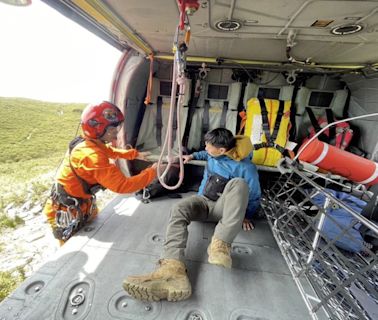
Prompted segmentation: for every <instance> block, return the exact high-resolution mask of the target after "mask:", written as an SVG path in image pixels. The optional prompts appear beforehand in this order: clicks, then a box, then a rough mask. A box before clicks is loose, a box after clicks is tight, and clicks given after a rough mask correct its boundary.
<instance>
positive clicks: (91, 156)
mask: <svg viewBox="0 0 378 320" xmlns="http://www.w3.org/2000/svg"><path fill="white" fill-rule="evenodd" d="M137 156H138V151H137V150H135V149H130V150H123V149H117V148H113V147H112V146H110V145H107V144H104V143H103V142H102V141H100V140H92V139H85V140H84V141H83V142H80V143H79V144H78V145H77V146H75V147H74V149H73V150H72V152H71V165H72V167H73V168H74V169H75V172H76V174H77V175H78V176H79V177H80V178H82V179H83V180H85V181H86V182H87V183H88V184H89V185H90V186H92V185H95V184H100V185H101V186H103V187H104V188H107V189H109V190H111V191H113V192H116V193H132V192H136V191H138V190H140V189H143V188H144V187H146V186H147V185H149V184H150V183H151V182H152V181H153V180H154V179H155V177H156V170H155V169H153V168H147V169H144V170H143V171H142V172H140V173H139V174H138V175H135V176H132V177H126V176H125V175H124V174H123V173H122V172H121V170H120V169H119V168H118V167H117V166H116V165H115V164H114V163H113V161H112V160H111V159H113V160H116V159H127V160H133V159H135V158H136V157H137ZM57 182H58V183H59V184H61V185H62V186H63V188H64V190H65V191H66V192H67V193H68V194H69V195H70V196H72V197H75V198H82V199H87V201H84V202H83V203H82V204H81V206H80V208H81V210H82V212H83V214H90V212H89V209H90V207H91V203H92V199H91V198H92V196H91V195H90V194H87V193H85V192H84V190H83V187H82V185H81V183H80V181H79V180H78V178H77V177H76V175H75V174H74V173H73V172H72V170H71V167H70V163H69V154H68V153H67V154H66V156H65V159H64V161H63V164H62V166H61V168H60V171H59V173H58V177H57ZM58 209H59V205H57V204H56V203H53V201H52V200H51V199H49V200H48V201H47V203H46V206H45V208H44V213H45V215H46V216H47V220H48V222H49V223H50V225H51V226H52V227H53V228H54V227H55V226H56V222H55V216H56V212H57V210H58Z"/></svg>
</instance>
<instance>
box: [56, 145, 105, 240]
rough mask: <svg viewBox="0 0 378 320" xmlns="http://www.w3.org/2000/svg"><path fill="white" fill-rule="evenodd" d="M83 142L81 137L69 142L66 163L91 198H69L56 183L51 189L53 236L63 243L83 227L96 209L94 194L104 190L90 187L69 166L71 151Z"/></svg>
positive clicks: (94, 186)
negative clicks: (53, 221) (53, 217)
mask: <svg viewBox="0 0 378 320" xmlns="http://www.w3.org/2000/svg"><path fill="white" fill-rule="evenodd" d="M83 141H84V139H83V138H82V137H76V138H75V139H73V140H72V141H71V142H70V144H69V148H68V162H69V165H70V168H71V171H72V173H73V174H74V175H75V177H76V178H77V180H78V181H79V182H80V184H81V186H82V188H83V191H84V192H85V193H86V194H88V195H90V196H91V197H90V198H89V199H84V198H79V197H74V196H71V195H70V194H68V193H67V192H66V190H65V189H64V187H63V185H61V184H60V183H58V182H56V183H55V184H54V185H53V187H52V189H51V200H52V202H53V205H54V206H55V207H56V216H55V222H56V228H54V230H53V234H54V236H55V238H57V239H59V240H63V241H67V240H68V239H69V238H70V237H71V236H72V235H73V234H74V233H75V232H77V231H78V230H80V229H81V228H82V227H83V226H84V225H85V223H86V222H87V220H88V218H89V217H90V216H91V214H92V213H93V210H94V209H95V208H96V192H97V191H99V190H101V189H104V188H103V187H102V186H101V185H100V184H95V185H92V186H91V185H90V184H89V183H88V182H86V181H85V180H84V179H83V178H81V177H80V176H79V175H78V174H77V172H76V171H75V169H74V167H73V166H72V164H71V153H72V150H73V149H74V148H75V146H77V145H78V144H79V143H80V142H83ZM85 203H86V204H87V209H86V210H85V211H86V212H83V211H82V206H83V205H84V204H85Z"/></svg>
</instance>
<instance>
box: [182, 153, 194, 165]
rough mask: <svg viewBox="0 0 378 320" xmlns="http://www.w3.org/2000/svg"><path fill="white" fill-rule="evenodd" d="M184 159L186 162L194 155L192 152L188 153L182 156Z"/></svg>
mask: <svg viewBox="0 0 378 320" xmlns="http://www.w3.org/2000/svg"><path fill="white" fill-rule="evenodd" d="M182 159H183V160H184V164H186V163H188V162H189V161H191V160H193V156H192V155H191V154H186V155H183V156H182Z"/></svg>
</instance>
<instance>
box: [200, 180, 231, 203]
mask: <svg viewBox="0 0 378 320" xmlns="http://www.w3.org/2000/svg"><path fill="white" fill-rule="evenodd" d="M228 181H230V180H229V179H227V178H225V177H222V176H220V175H219V174H216V173H212V174H209V177H208V179H207V181H206V184H205V187H204V188H203V195H204V196H205V197H206V198H208V199H210V200H213V201H216V200H218V198H219V197H220V196H221V194H222V193H223V190H224V188H225V187H226V184H227V182H228Z"/></svg>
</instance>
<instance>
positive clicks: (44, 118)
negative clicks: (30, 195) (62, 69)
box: [0, 97, 85, 213]
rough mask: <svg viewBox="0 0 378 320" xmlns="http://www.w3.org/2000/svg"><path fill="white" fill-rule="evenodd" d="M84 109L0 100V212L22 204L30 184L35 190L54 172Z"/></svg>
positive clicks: (6, 99) (36, 102)
mask: <svg viewBox="0 0 378 320" xmlns="http://www.w3.org/2000/svg"><path fill="white" fill-rule="evenodd" d="M84 107H85V105H84V104H63V103H51V102H43V101H37V100H29V99H21V98H1V97H0V137H1V138H0V150H1V151H0V181H1V183H0V213H1V211H2V209H4V208H5V207H6V206H7V205H8V204H9V203H10V202H15V203H22V201H23V198H22V197H23V195H24V194H25V192H26V190H27V189H28V188H29V189H30V186H31V181H33V180H34V182H33V186H34V187H35V186H36V185H38V178H39V177H41V176H43V175H45V174H48V173H51V172H55V170H56V168H57V166H58V165H59V163H60V161H61V159H62V157H63V156H64V153H65V151H66V149H67V145H68V143H69V141H71V140H72V138H73V137H74V136H75V134H76V130H77V127H78V124H79V121H80V114H81V111H82V110H83V108H84ZM50 176H51V174H50ZM50 179H51V178H50Z"/></svg>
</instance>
